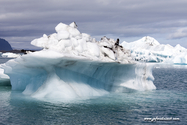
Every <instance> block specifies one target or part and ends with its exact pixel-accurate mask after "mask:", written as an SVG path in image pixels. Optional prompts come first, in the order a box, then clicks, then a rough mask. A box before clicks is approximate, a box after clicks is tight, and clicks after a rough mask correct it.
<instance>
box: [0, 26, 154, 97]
mask: <svg viewBox="0 0 187 125" xmlns="http://www.w3.org/2000/svg"><path fill="white" fill-rule="evenodd" d="M55 29H56V31H57V33H54V34H51V35H49V36H47V35H45V34H44V35H43V37H41V38H39V39H35V40H33V41H32V42H31V44H33V45H35V46H38V47H42V48H44V49H43V50H42V51H38V52H33V53H29V54H27V55H23V56H20V57H18V58H16V59H12V60H9V61H8V62H7V63H5V64H2V65H1V66H2V68H3V69H4V72H5V74H7V75H8V76H9V77H10V80H11V85H12V89H13V90H20V91H23V94H26V95H30V96H32V97H36V98H62V99H74V98H82V97H90V96H100V95H103V94H107V93H110V92H126V91H129V90H130V91H131V90H152V89H156V87H155V85H154V84H153V80H154V78H153V76H152V72H151V70H152V65H150V64H149V65H148V64H145V63H138V64H135V63H134V61H133V60H132V57H131V54H130V52H129V51H128V50H126V49H124V48H123V47H122V46H120V45H119V41H118V40H117V41H115V40H113V39H108V38H106V37H103V38H102V40H101V41H98V42H97V41H95V39H93V38H91V37H90V35H88V34H85V33H80V32H79V31H78V29H77V26H76V24H75V23H71V24H70V25H66V24H63V23H60V24H58V25H57V26H56V28H55Z"/></svg>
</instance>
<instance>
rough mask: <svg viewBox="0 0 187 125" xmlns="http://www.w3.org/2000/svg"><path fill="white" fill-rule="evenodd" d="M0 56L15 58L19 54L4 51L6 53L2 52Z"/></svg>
mask: <svg viewBox="0 0 187 125" xmlns="http://www.w3.org/2000/svg"><path fill="white" fill-rule="evenodd" d="M1 56H2V57H4V58H17V57H19V56H21V55H20V54H16V53H11V52H6V53H2V54H1Z"/></svg>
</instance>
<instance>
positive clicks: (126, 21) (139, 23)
mask: <svg viewBox="0 0 187 125" xmlns="http://www.w3.org/2000/svg"><path fill="white" fill-rule="evenodd" d="M0 5H1V8H0V22H1V23H0V27H1V28H0V37H3V38H4V37H6V38H7V39H10V38H11V37H14V38H15V37H17V38H20V37H24V41H25V42H30V38H37V37H39V36H42V34H44V33H45V34H51V33H53V32H55V30H54V28H55V26H56V25H57V24H58V23H60V22H63V23H66V24H70V23H71V22H73V21H75V22H76V23H77V25H78V28H79V30H80V31H81V32H85V33H88V34H90V35H91V36H104V35H107V34H111V35H112V36H123V37H137V36H145V35H154V34H162V37H165V39H167V36H168V34H172V33H173V32H174V31H175V29H179V28H183V27H187V18H186V17H187V14H186V12H187V8H186V6H187V1H186V0H177V1H176V0H164V1H161V0H159V1H150V0H117V1H114V0H107V1H106V0H95V1H88V0H63V1H62V0H53V1H52V0H40V1H38V0H6V1H5V0H4V1H0ZM174 8H175V9H174ZM27 38H28V39H27ZM171 38H175V37H171ZM163 39H164V38H163ZM10 40H18V39H10ZM21 40H23V39H21ZM24 41H22V42H24ZM11 42H12V43H13V42H18V41H11Z"/></svg>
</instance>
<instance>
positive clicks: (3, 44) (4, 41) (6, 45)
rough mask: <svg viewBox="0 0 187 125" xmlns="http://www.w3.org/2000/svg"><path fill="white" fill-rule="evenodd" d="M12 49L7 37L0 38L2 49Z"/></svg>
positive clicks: (0, 49)
mask: <svg viewBox="0 0 187 125" xmlns="http://www.w3.org/2000/svg"><path fill="white" fill-rule="evenodd" d="M10 50H12V47H11V45H10V44H9V43H8V41H6V40H5V39H1V38H0V51H10Z"/></svg>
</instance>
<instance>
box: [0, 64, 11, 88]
mask: <svg viewBox="0 0 187 125" xmlns="http://www.w3.org/2000/svg"><path fill="white" fill-rule="evenodd" d="M0 86H10V78H9V76H8V75H6V74H4V70H3V69H2V68H1V66H0Z"/></svg>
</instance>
